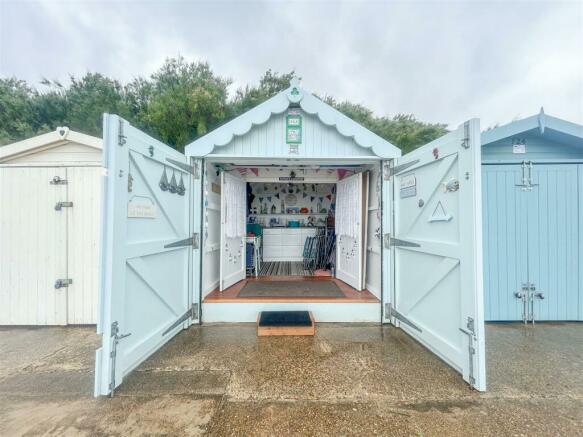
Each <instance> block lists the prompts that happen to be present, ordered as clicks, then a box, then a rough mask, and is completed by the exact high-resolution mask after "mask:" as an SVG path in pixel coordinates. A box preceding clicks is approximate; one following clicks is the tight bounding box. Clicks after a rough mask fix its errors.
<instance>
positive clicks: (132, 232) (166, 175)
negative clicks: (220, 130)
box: [95, 114, 202, 396]
mask: <svg viewBox="0 0 583 437" xmlns="http://www.w3.org/2000/svg"><path fill="white" fill-rule="evenodd" d="M103 152H104V164H105V165H104V166H105V168H106V171H107V175H106V176H105V179H104V190H103V211H102V261H101V272H100V273H101V275H100V276H101V277H100V296H99V311H98V325H97V331H98V333H101V334H102V346H101V348H100V349H98V350H97V353H96V360H95V395H96V396H99V395H107V394H111V395H112V394H113V391H114V390H115V388H116V387H117V386H118V385H120V384H121V382H122V380H123V378H124V377H125V376H126V375H127V374H128V373H129V372H131V371H132V370H133V369H134V368H135V367H137V366H138V365H140V364H141V363H142V362H143V361H144V360H146V359H147V358H148V357H149V356H150V355H152V354H153V353H154V352H156V351H157V350H158V349H160V347H162V345H163V344H164V343H166V342H167V341H168V340H170V339H171V338H172V337H173V336H174V335H176V334H177V333H178V332H180V331H181V330H182V329H184V328H186V327H188V326H189V325H190V324H192V323H198V321H199V320H200V316H199V302H198V297H199V295H200V291H199V282H198V280H196V283H195V279H194V278H198V275H199V274H200V272H199V270H200V244H199V232H200V223H201V222H200V216H201V209H200V208H201V197H200V196H201V190H202V187H201V177H200V171H201V170H200V169H201V167H200V165H201V163H200V161H194V162H188V159H187V158H186V156H184V155H183V154H181V153H179V152H178V151H176V150H174V149H172V148H170V147H168V146H166V145H164V144H162V143H160V142H159V141H157V140H155V139H154V138H152V137H149V136H148V135H146V134H144V133H143V132H141V131H139V130H138V129H136V128H134V127H132V126H131V125H130V124H129V123H128V122H127V121H125V120H123V119H121V118H119V117H118V116H115V115H108V114H106V115H105V116H104V129H103Z"/></svg>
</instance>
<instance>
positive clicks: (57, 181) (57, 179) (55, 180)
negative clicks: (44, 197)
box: [49, 176, 67, 185]
mask: <svg viewBox="0 0 583 437" xmlns="http://www.w3.org/2000/svg"><path fill="white" fill-rule="evenodd" d="M49 183H50V184H51V185H67V179H61V177H60V176H55V177H54V178H52V179H51V181H50V182H49Z"/></svg>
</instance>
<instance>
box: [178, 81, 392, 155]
mask: <svg viewBox="0 0 583 437" xmlns="http://www.w3.org/2000/svg"><path fill="white" fill-rule="evenodd" d="M290 105H294V106H299V107H300V108H301V109H302V110H303V111H304V112H306V113H307V114H310V115H316V116H317V117H318V118H319V120H320V121H321V122H322V123H323V124H324V125H326V126H333V127H335V128H336V130H337V131H338V132H339V133H340V134H341V135H343V136H345V137H350V138H353V139H354V141H355V143H356V144H357V145H359V146H360V147H364V148H367V149H372V151H373V153H374V154H375V155H377V156H378V157H381V158H394V157H397V156H401V150H400V149H399V148H397V147H395V146H394V145H393V144H391V143H390V142H388V141H387V140H385V139H383V138H381V137H380V136H378V135H377V134H375V133H373V132H371V131H369V130H368V129H366V128H365V127H364V126H362V125H360V124H358V123H357V122H355V121H354V120H352V119H351V118H349V117H347V116H346V115H344V114H342V113H341V112H340V111H338V110H336V109H334V108H333V107H331V106H330V105H328V104H326V103H324V102H323V101H322V100H320V99H319V98H317V97H316V96H314V95H313V94H311V93H310V92H308V91H306V90H304V89H303V88H301V87H300V86H299V82H298V80H297V79H295V78H294V79H292V81H291V83H290V87H289V88H287V89H286V90H284V91H281V92H280V93H279V94H276V95H275V96H273V97H272V98H270V99H268V100H266V101H265V102H263V103H261V104H260V105H257V106H256V107H255V108H253V109H251V110H249V111H247V112H245V113H244V114H242V115H240V116H238V117H237V118H235V119H233V120H231V121H229V122H228V123H225V124H224V125H222V126H220V127H218V128H216V129H215V130H213V131H211V132H209V133H208V134H206V135H204V136H203V137H201V138H199V139H197V140H195V141H193V142H192V143H190V144H188V145H187V146H186V148H185V153H186V155H187V156H205V155H208V154H210V153H212V152H213V150H214V149H215V147H222V146H226V145H227V144H229V143H230V142H231V141H232V140H233V138H234V137H236V136H243V135H245V134H247V133H248V132H249V131H250V130H251V129H252V128H253V126H258V125H262V124H264V123H266V122H267V121H268V120H269V119H270V118H271V116H272V115H274V114H281V113H283V112H284V111H286V110H287V109H288V108H289V107H290Z"/></svg>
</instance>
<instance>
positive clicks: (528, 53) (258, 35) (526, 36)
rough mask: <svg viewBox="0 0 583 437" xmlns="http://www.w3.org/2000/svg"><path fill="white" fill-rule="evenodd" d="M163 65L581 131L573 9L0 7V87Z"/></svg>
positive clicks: (506, 5) (166, 4) (579, 34)
mask: <svg viewBox="0 0 583 437" xmlns="http://www.w3.org/2000/svg"><path fill="white" fill-rule="evenodd" d="M175 56H183V57H184V58H186V59H187V60H189V61H207V62H209V64H210V65H211V67H212V69H213V70H214V71H215V73H217V74H219V75H222V76H226V77H229V78H231V79H232V81H233V85H232V87H231V91H234V90H235V89H236V88H237V87H240V86H244V85H246V84H253V83H257V82H258V80H259V78H260V76H261V75H262V74H263V73H264V72H265V71H266V70H267V69H269V68H271V69H273V70H275V71H278V72H289V71H291V70H295V71H296V72H297V74H298V75H299V76H300V77H301V78H302V86H303V87H304V88H305V89H307V90H310V91H312V92H315V93H318V94H320V95H330V96H333V97H335V98H336V99H337V100H349V101H351V102H354V103H361V104H363V105H365V106H367V107H369V108H370V109H372V110H373V111H374V112H375V114H376V115H388V116H393V115H395V114H397V113H411V114H414V115H415V116H416V117H417V118H418V119H420V120H423V121H428V122H441V123H446V124H447V125H448V126H449V127H451V128H454V127H456V126H458V125H459V124H461V123H463V122H464V121H465V120H468V119H470V118H480V119H481V126H482V128H483V129H485V128H487V127H490V126H492V125H494V124H504V123H508V122H510V121H512V120H514V119H517V118H522V117H527V116H530V115H533V114H536V113H538V112H539V110H540V107H541V106H544V109H545V113H547V114H549V115H553V116H556V117H560V118H564V119H566V120H569V121H573V122H578V123H583V1H575V2H557V1H552V2H551V1H539V2H533V1H510V2H508V1H487V2H477V1H464V2H462V1H449V2H442V1H426V2H420V1H401V2H393V1H376V2H372V1H350V2H331V1H320V2H307V1H304V2H295V1H291V0H287V1H272V2H250V1H239V2H226V1H214V2H201V1H184V0H183V1H172V0H167V1H137V0H136V1H134V0H126V1H123V2H119V1H80V0H77V1H66V2H65V1H42V2H38V1H11V0H0V77H11V76H15V77H17V78H20V79H25V80H27V81H28V82H29V83H31V84H32V85H34V86H37V87H38V86H39V81H40V80H41V79H42V78H43V77H46V78H49V79H58V80H60V81H63V82H67V80H68V77H69V76H70V75H75V76H81V75H83V74H84V73H86V72H89V71H91V72H99V73H103V74H105V75H107V76H110V77H114V78H117V79H119V80H121V81H124V82H125V81H129V80H131V79H132V78H134V77H137V76H144V77H146V76H149V75H150V74H152V73H153V72H154V71H156V69H158V68H159V67H160V66H161V64H162V63H163V62H164V59H165V58H167V57H175Z"/></svg>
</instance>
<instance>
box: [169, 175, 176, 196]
mask: <svg viewBox="0 0 583 437" xmlns="http://www.w3.org/2000/svg"><path fill="white" fill-rule="evenodd" d="M168 191H170V192H171V193H172V194H174V193H177V192H178V184H177V183H176V172H174V171H173V172H172V178H171V179H170V186H169V187H168Z"/></svg>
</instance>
